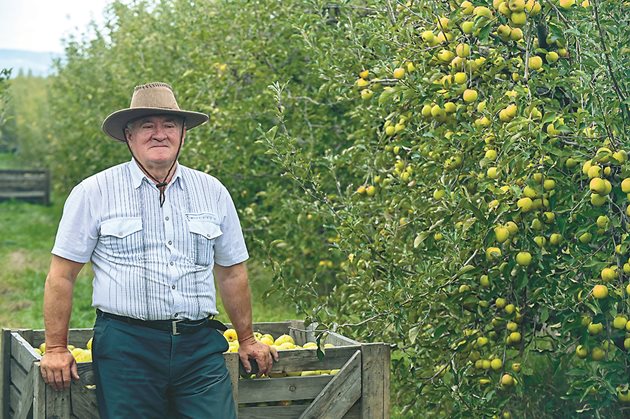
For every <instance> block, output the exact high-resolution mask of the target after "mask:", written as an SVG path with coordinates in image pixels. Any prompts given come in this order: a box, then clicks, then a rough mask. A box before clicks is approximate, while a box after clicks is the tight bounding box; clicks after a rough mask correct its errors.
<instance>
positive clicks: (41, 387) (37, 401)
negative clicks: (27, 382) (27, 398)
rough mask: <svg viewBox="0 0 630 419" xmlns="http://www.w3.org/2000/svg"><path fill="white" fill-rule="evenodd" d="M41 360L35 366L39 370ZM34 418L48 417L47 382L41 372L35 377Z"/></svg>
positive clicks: (44, 418)
mask: <svg viewBox="0 0 630 419" xmlns="http://www.w3.org/2000/svg"><path fill="white" fill-rule="evenodd" d="M39 365H40V364H39V362H36V363H35V364H34V367H35V368H36V370H37V371H38V372H39V371H40V369H39ZM33 419H46V383H44V379H43V378H42V375H41V374H36V375H35V377H33Z"/></svg>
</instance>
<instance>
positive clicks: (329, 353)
mask: <svg viewBox="0 0 630 419" xmlns="http://www.w3.org/2000/svg"><path fill="white" fill-rule="evenodd" d="M359 348H360V346H340V347H335V348H327V349H326V351H325V356H324V358H323V359H322V360H321V361H320V360H319V359H318V358H317V350H316V349H296V350H288V351H279V352H278V356H279V358H278V362H275V363H274V365H273V368H272V369H271V372H273V373H284V372H293V371H314V370H332V369H337V368H341V367H342V366H343V365H344V364H345V363H346V362H347V361H348V359H349V358H350V357H351V356H352V354H354V352H355V351H356V350H357V349H359Z"/></svg>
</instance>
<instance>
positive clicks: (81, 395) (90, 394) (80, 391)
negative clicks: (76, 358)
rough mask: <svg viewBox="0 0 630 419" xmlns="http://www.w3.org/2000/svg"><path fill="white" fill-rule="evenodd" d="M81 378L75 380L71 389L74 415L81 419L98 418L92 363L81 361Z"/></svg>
mask: <svg viewBox="0 0 630 419" xmlns="http://www.w3.org/2000/svg"><path fill="white" fill-rule="evenodd" d="M77 372H78V373H79V380H78V381H73V382H72V385H71V389H70V397H71V405H72V412H71V413H72V415H73V416H75V417H77V418H81V419H98V416H99V415H98V404H97V402H96V389H95V388H94V386H93V384H94V372H93V370H92V363H89V362H81V363H79V364H78V365H77Z"/></svg>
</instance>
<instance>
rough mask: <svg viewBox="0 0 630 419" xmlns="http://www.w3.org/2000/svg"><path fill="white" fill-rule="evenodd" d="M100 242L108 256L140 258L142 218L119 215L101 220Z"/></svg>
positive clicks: (141, 250)
mask: <svg viewBox="0 0 630 419" xmlns="http://www.w3.org/2000/svg"><path fill="white" fill-rule="evenodd" d="M100 242H101V244H102V245H103V246H104V247H105V249H107V253H108V254H109V255H110V256H113V257H121V258H129V257H132V258H134V259H136V258H142V254H143V240H142V219H141V218H140V217H121V218H111V219H109V220H106V221H103V222H102V223H101V237H100Z"/></svg>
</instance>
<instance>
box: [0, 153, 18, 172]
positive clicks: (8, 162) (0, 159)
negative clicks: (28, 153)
mask: <svg viewBox="0 0 630 419" xmlns="http://www.w3.org/2000/svg"><path fill="white" fill-rule="evenodd" d="M0 169H20V164H19V162H18V161H17V160H16V158H15V155H14V154H11V153H0Z"/></svg>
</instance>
